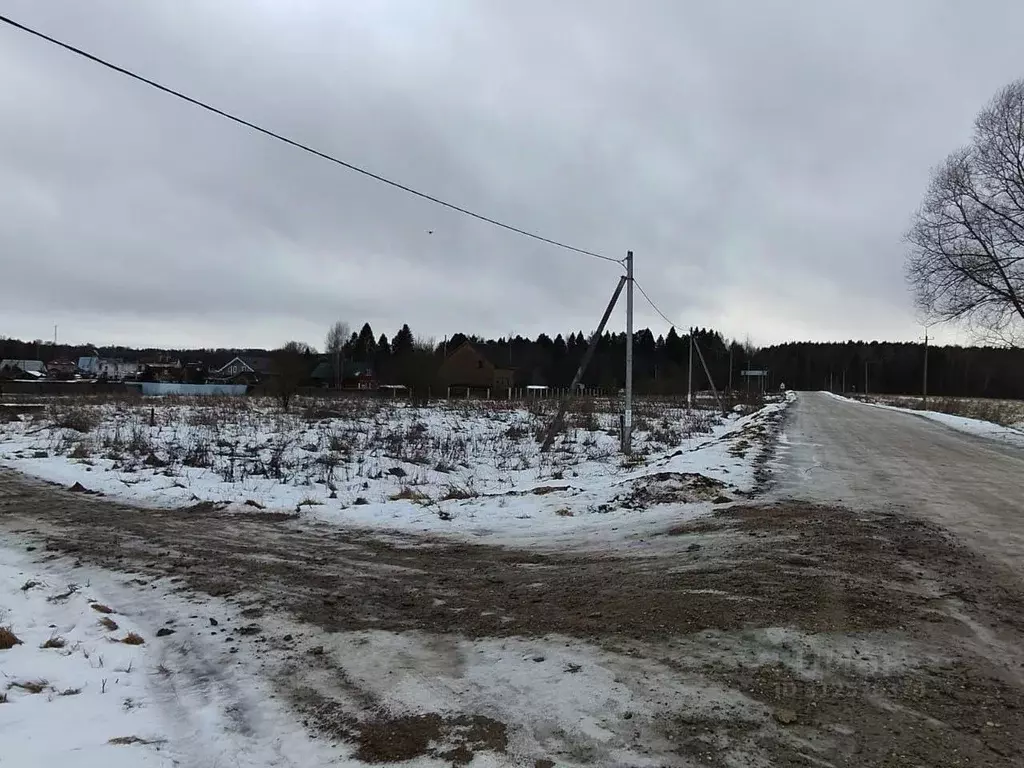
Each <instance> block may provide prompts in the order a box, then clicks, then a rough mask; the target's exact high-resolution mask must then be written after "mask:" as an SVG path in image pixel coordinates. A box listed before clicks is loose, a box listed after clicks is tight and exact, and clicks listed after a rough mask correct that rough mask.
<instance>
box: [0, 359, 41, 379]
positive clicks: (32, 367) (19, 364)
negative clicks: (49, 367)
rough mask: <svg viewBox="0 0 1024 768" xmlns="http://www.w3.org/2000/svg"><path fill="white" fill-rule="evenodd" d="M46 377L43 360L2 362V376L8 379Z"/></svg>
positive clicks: (0, 373) (0, 370) (0, 371)
mask: <svg viewBox="0 0 1024 768" xmlns="http://www.w3.org/2000/svg"><path fill="white" fill-rule="evenodd" d="M45 375H46V366H45V365H44V364H43V361H42V360H0V376H2V377H4V378H6V379H41V378H43V376H45Z"/></svg>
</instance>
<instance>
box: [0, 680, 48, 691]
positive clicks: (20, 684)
mask: <svg viewBox="0 0 1024 768" xmlns="http://www.w3.org/2000/svg"><path fill="white" fill-rule="evenodd" d="M49 687H50V683H49V682H48V681H46V680H15V681H14V682H12V683H8V684H7V690H11V689H12V688H17V689H18V690H21V691H25V693H42V692H43V691H45V690H46V689H47V688H49Z"/></svg>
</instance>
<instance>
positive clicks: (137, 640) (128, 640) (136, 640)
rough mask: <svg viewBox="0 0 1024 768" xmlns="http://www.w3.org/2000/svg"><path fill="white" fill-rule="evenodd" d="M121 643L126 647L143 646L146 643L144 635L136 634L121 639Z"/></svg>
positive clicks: (129, 634)
mask: <svg viewBox="0 0 1024 768" xmlns="http://www.w3.org/2000/svg"><path fill="white" fill-rule="evenodd" d="M121 642H122V643H124V644H125V645H143V644H144V643H145V642H146V641H145V639H143V637H142V635H140V634H138V633H136V632H129V633H128V634H127V635H125V636H124V637H123V638H122V639H121Z"/></svg>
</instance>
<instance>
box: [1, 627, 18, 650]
mask: <svg viewBox="0 0 1024 768" xmlns="http://www.w3.org/2000/svg"><path fill="white" fill-rule="evenodd" d="M16 645H21V640H19V639H18V636H17V635H15V634H14V631H13V630H12V629H11V628H10V627H0V651H9V650H11V648H13V647H14V646H16Z"/></svg>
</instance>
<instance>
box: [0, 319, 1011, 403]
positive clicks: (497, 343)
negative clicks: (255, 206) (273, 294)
mask: <svg viewBox="0 0 1024 768" xmlns="http://www.w3.org/2000/svg"><path fill="white" fill-rule="evenodd" d="M694 338H695V339H696V341H697V344H698V346H699V347H700V349H701V351H702V352H703V354H704V359H705V360H706V362H707V365H708V368H709V370H710V372H711V376H712V378H713V380H714V384H715V386H716V387H718V388H725V387H727V386H728V385H729V383H730V381H731V383H732V386H733V388H734V389H745V388H746V386H747V383H746V379H745V378H743V377H742V376H741V371H743V370H746V369H756V370H767V371H768V372H769V375H768V380H767V381H768V386H769V387H770V388H772V389H777V388H778V387H779V386H780V385H781V384H785V385H786V387H788V388H790V389H815V390H817V389H832V390H834V391H836V392H838V391H842V390H843V388H844V385H845V390H846V391H848V392H864V391H865V389H866V390H867V391H869V392H873V393H885V394H916V393H920V392H921V388H922V384H923V378H924V346H923V345H922V344H919V343H917V344H912V343H891V342H870V343H866V342H859V341H848V342H838V343H814V342H788V343H785V344H776V345H773V346H768V347H761V348H754V347H752V346H749V345H744V344H741V343H738V342H736V341H727V340H726V339H725V338H724V337H723V336H722V335H721V334H720V333H718V332H716V331H714V330H709V329H699V330H697V331H695V333H694ZM467 340H468V341H471V342H473V343H474V344H477V345H478V346H479V347H480V348H481V349H482V350H483V351H484V352H485V353H486V354H487V356H488V357H489V358H490V359H491V360H492V361H495V362H500V363H501V364H503V365H508V366H510V367H512V368H514V369H515V370H516V385H517V386H525V385H527V384H546V385H548V386H552V387H565V386H568V385H569V383H570V382H571V380H572V377H573V374H574V373H575V371H576V368H577V366H578V365H579V362H580V360H581V358H582V357H583V353H584V351H585V349H586V346H587V337H586V336H584V335H583V334H582V333H580V332H576V333H570V334H568V335H567V336H563V335H561V334H559V335H556V336H555V337H553V338H552V337H550V336H548V335H546V334H541V335H540V336H538V337H537V338H536V339H527V338H523V337H521V336H516V337H514V338H512V339H508V338H503V339H497V340H494V339H483V338H480V337H478V336H466V335H464V334H461V333H460V334H455V335H454V336H451V337H449V338H448V339H446V340H445V341H442V342H439V343H434V342H429V343H423V342H419V343H416V342H414V335H413V333H412V331H411V330H410V329H409V327H408V326H403V328H402V329H401V330H400V331H398V333H396V334H395V335H394V336H393V337H391V338H388V336H387V335H386V334H381V335H380V336H377V335H375V334H374V332H373V330H372V329H371V327H370V326H369V325H368V324H367V325H364V326H363V327H362V329H361V331H360V332H359V333H353V334H352V336H351V338H350V339H349V340H348V342H347V343H346V344H345V358H346V360H349V361H354V362H362V363H367V364H370V365H372V366H373V367H374V369H375V370H376V371H377V372H378V375H379V376H380V379H381V381H383V382H384V383H409V384H417V385H418V384H421V383H422V382H423V381H424V380H428V379H429V376H430V375H431V371H430V368H431V367H432V366H435V367H436V365H438V364H439V363H440V361H441V360H442V359H443V358H444V355H445V354H446V353H447V352H450V351H452V350H454V349H455V348H456V347H457V346H458V345H459V344H461V343H462V342H464V341H467ZM633 348H634V361H635V367H634V382H635V386H636V389H637V392H638V393H651V394H674V393H683V392H685V391H686V379H687V360H688V339H687V337H686V336H685V335H680V334H678V333H676V331H675V330H674V329H673V330H670V331H669V332H668V334H665V335H658V336H655V335H654V333H653V332H652V331H651V330H649V329H644V330H641V331H637V332H636V334H635V337H634V347H633ZM93 351H95V352H98V353H99V355H100V356H102V357H115V358H123V359H124V360H128V361H146V360H148V361H153V360H158V359H161V358H162V359H168V358H171V359H178V360H181V362H182V363H189V362H194V363H200V364H202V365H204V366H206V367H208V368H216V367H220V366H222V365H224V364H225V363H227V362H228V361H229V360H231V359H232V358H233V357H235V356H236V355H241V356H247V355H249V356H266V355H268V354H270V352H269V351H268V350H264V349H134V348H130V347H92V346H89V345H82V346H68V345H61V344H58V345H54V344H52V343H47V342H37V341H33V342H24V341H18V340H14V339H6V338H0V358H13V359H34V360H42V361H43V362H49V361H51V360H54V359H60V358H70V359H72V360H77V358H78V357H81V356H85V355H89V354H92V353H93ZM624 360H625V334H613V333H606V334H605V335H604V336H603V337H602V338H601V340H600V343H599V345H598V349H597V353H596V355H595V357H594V360H593V362H592V363H591V366H590V368H589V370H588V372H587V375H586V376H585V377H584V383H585V384H586V385H587V386H591V387H602V388H604V389H606V390H615V389H617V388H618V387H620V386H621V385H622V383H623V368H624ZM730 363H731V365H730ZM928 369H929V376H928V390H929V394H933V395H940V396H941V395H947V396H972V397H1000V398H1015V399H1024V349H1005V348H996V347H959V346H939V347H936V346H932V347H930V348H929V357H928ZM403 378H409V379H410V381H409V382H405V381H401V380H400V379H403ZM388 379H391V381H390V382H389V381H388ZM693 381H694V387H696V388H698V389H704V388H706V387H707V376H706V375H705V374H704V371H703V368H702V366H701V365H700V362H699V359H698V357H697V356H696V354H695V355H694V372H693Z"/></svg>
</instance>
